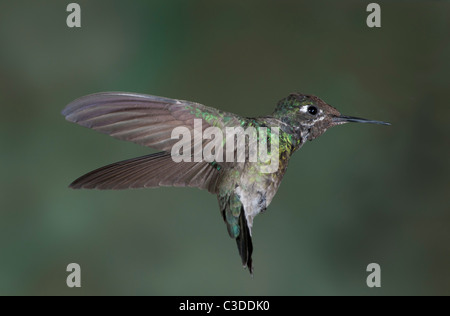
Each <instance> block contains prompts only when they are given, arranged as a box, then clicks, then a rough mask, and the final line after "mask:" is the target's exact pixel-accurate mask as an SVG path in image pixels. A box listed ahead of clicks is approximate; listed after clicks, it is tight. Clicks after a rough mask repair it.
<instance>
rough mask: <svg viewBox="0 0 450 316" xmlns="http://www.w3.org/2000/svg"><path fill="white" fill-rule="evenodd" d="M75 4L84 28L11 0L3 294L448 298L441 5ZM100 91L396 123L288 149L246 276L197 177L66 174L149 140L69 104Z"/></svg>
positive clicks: (61, 13)
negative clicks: (377, 18)
mask: <svg viewBox="0 0 450 316" xmlns="http://www.w3.org/2000/svg"><path fill="white" fill-rule="evenodd" d="M77 2H78V3H79V4H80V5H81V9H82V27H81V29H69V28H68V27H67V26H66V24H65V21H66V17H67V14H68V13H67V12H66V6H67V4H68V3H69V1H66V2H65V1H49V0H42V1H31V0H23V1H1V2H0V44H1V49H0V69H1V70H0V104H1V108H0V111H1V112H0V123H1V124H0V145H1V148H3V150H2V151H1V152H0V159H1V164H0V172H1V175H2V177H1V181H0V294H3V295H14V294H19V295H24V294H32V295H36V294H39V295H48V294H62V295H80V294H115V295H119V294H125V295H133V294H139V295H143V294H149V295H166V294H167V295H311V294H322V295H327V294H331V295H335V294H344V295H349V294H356V295H379V294H387V295H400V294H412V295H416V294H427V295H428V294H450V274H449V273H448V269H449V267H450V229H449V223H450V207H449V206H450V203H449V195H448V194H449V189H450V187H449V145H450V142H449V140H450V139H449V123H448V119H449V116H450V115H449V114H450V113H449V112H450V111H449V106H448V88H449V84H450V80H449V73H450V59H449V56H450V37H449V31H450V25H449V23H450V22H449V21H450V19H449V14H450V2H449V1H408V2H406V1H377V2H378V3H379V4H380V5H381V8H382V27H381V28H380V29H369V28H368V27H367V26H366V24H365V21H366V17H367V15H368V13H367V12H366V6H367V4H368V3H369V2H368V1H359V0H358V1H356V0H355V1H331V0H329V1H275V0H271V1H267V0H265V1H259V0H258V1H256V0H252V1H237V0H231V1H206V0H204V1H197V0H190V1H162V0H161V1H144V0H142V1H120V2H119V1H114V2H112V1H106V0H97V1H87V0H82V1H81V0H80V1H77ZM105 90H106V91H107V90H123V91H133V92H142V93H149V94H155V95H162V96H167V97H172V98H180V99H186V100H192V101H197V102H200V103H203V104H206V105H210V106H214V107H218V108H221V109H223V110H226V111H229V112H236V113H238V114H241V115H248V116H255V115H264V114H268V113H271V111H272V110H273V108H274V106H275V104H276V102H277V101H278V100H279V99H281V98H282V97H284V96H285V95H287V94H288V93H290V92H293V91H301V92H304V93H310V94H315V95H318V96H320V97H321V98H323V99H324V100H326V101H327V102H329V103H330V104H332V105H334V106H335V107H337V108H338V109H339V110H340V111H341V112H342V113H345V114H348V115H355V116H362V117H367V118H371V119H378V120H386V121H390V122H391V123H392V124H393V125H392V126H391V127H384V126H376V125H373V126H372V125H356V124H353V125H347V126H344V127H337V128H333V129H332V130H330V131H328V132H327V133H326V134H325V135H324V136H322V137H321V138H320V139H318V140H316V141H314V142H311V143H308V144H306V145H305V146H304V147H303V148H302V149H301V150H300V151H299V152H298V153H297V154H296V155H295V156H294V158H293V159H292V161H291V163H290V166H289V171H288V173H287V175H286V177H285V179H284V182H283V185H282V186H281V188H280V190H279V192H278V194H277V196H276V197H275V199H274V201H273V202H272V205H271V206H270V207H269V209H268V210H267V212H265V213H264V214H262V215H260V216H258V217H257V218H256V220H255V227H254V231H253V237H254V246H255V252H254V262H255V276H254V278H251V277H250V276H249V275H248V273H247V272H246V271H244V270H243V269H242V267H241V264H240V259H239V255H238V252H237V249H236V246H235V242H234V241H233V240H231V239H230V238H229V237H228V234H227V232H226V227H225V225H224V224H223V222H222V219H221V217H220V214H219V210H218V206H217V201H216V198H215V197H214V196H212V195H209V194H207V193H206V192H203V191H200V190H197V189H181V188H162V189H158V190H130V191H118V192H117V191H116V192H113V191H73V190H70V189H68V188H67V185H68V184H69V183H70V182H71V181H72V180H74V179H75V178H76V177H78V176H80V175H82V174H83V173H85V172H88V171H90V170H92V169H94V168H96V167H99V166H102V165H105V164H108V163H111V162H115V161H118V160H122V159H126V158H131V157H135V156H139V155H143V154H146V153H149V152H152V151H151V150H149V149H147V148H143V147H139V146H137V145H134V144H130V143H125V142H121V141H117V140H114V139H113V138H111V137H108V136H105V135H102V134H100V133H97V132H95V131H92V130H89V129H86V128H82V127H79V126H77V125H75V124H70V123H68V122H66V121H65V120H64V118H63V117H62V116H61V115H60V111H61V110H62V109H63V107H64V106H65V105H66V104H67V103H68V102H70V101H72V100H73V99H75V98H77V97H80V96H82V95H85V94H89V93H93V92H99V91H105ZM71 262H76V263H79V264H80V265H81V268H82V288H81V289H69V288H67V286H66V284H65V280H66V276H67V273H66V271H65V269H66V266H67V265H68V264H69V263H71ZM371 262H376V263H379V264H380V265H381V268H382V288H381V289H369V288H367V286H366V277H367V272H366V271H365V270H366V266H367V265H368V264H369V263H371Z"/></svg>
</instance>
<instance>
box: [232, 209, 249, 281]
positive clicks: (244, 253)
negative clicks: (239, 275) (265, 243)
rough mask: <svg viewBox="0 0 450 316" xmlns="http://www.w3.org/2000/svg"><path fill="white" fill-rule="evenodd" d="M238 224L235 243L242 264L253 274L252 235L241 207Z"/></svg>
mask: <svg viewBox="0 0 450 316" xmlns="http://www.w3.org/2000/svg"><path fill="white" fill-rule="evenodd" d="M239 226H240V228H241V231H240V234H239V236H238V237H237V238H236V244H237V246H238V249H239V254H240V255H241V259H242V264H243V265H244V267H247V268H248V271H249V272H250V274H252V275H253V262H252V253H253V243H252V236H251V235H250V229H249V228H248V225H247V219H246V218H245V212H244V209H243V208H242V211H241V215H240V216H239Z"/></svg>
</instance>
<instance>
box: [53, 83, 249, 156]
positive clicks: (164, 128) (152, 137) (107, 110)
mask: <svg viewBox="0 0 450 316" xmlns="http://www.w3.org/2000/svg"><path fill="white" fill-rule="evenodd" d="M62 114H63V115H64V116H65V117H66V119H67V120H68V121H71V122H74V123H77V124H79V125H82V126H85V127H89V128H92V129H94V130H97V131H99V132H102V133H105V134H108V135H111V136H113V137H115V138H118V139H121V140H127V141H131V142H134V143H137V144H140V145H144V146H147V147H152V148H155V149H158V150H163V151H166V152H170V151H171V148H172V146H173V145H174V144H175V143H177V142H178V141H179V139H172V138H171V135H172V131H173V129H174V128H176V127H181V126H184V127H187V128H188V129H189V131H190V132H191V135H194V134H193V131H194V119H201V120H202V131H204V130H205V129H206V128H208V127H210V126H215V127H218V128H219V129H221V130H224V128H225V127H227V126H230V127H235V126H240V123H241V121H242V120H243V118H241V117H239V116H237V115H235V114H231V113H226V112H223V111H219V110H216V109H213V108H210V107H207V106H204V105H202V104H199V103H195V102H189V101H183V100H175V99H169V98H163V97H157V96H153V95H145V94H137V93H127V92H102V93H96V94H91V95H87V96H84V97H81V98H79V99H77V100H75V101H73V102H71V103H70V104H69V105H67V107H66V108H65V109H64V110H63V111H62ZM202 142H203V145H204V144H205V143H206V142H208V141H205V140H202ZM196 145H197V144H193V146H196Z"/></svg>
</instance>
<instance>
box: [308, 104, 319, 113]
mask: <svg viewBox="0 0 450 316" xmlns="http://www.w3.org/2000/svg"><path fill="white" fill-rule="evenodd" d="M308 113H309V114H311V115H316V114H317V108H316V107H315V106H310V107H309V108H308Z"/></svg>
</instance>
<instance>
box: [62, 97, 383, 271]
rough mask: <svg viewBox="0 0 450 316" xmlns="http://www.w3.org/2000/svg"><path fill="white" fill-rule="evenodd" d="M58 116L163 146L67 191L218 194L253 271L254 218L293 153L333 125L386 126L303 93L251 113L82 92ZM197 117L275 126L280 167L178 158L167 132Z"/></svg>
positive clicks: (191, 124)
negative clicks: (169, 189) (264, 112)
mask: <svg viewBox="0 0 450 316" xmlns="http://www.w3.org/2000/svg"><path fill="white" fill-rule="evenodd" d="M62 114H63V115H64V116H65V118H66V119H67V120H68V121H71V122H74V123H77V124H79V125H82V126H85V127H89V128H92V129H94V130H97V131H99V132H102V133H105V134H109V135H111V136H113V137H115V138H118V139H121V140H127V141H131V142H134V143H137V144H140V145H144V146H147V147H151V148H154V149H157V150H160V151H161V152H159V153H156V154H150V155H147V156H143V157H138V158H133V159H129V160H125V161H120V162H116V163H113V164H110V165H107V166H105V167H102V168H99V169H96V170H94V171H92V172H89V173H87V174H85V175H83V176H81V177H80V178H78V179H77V180H75V181H74V182H73V183H72V184H70V187H71V188H73V189H100V190H105V189H111V190H121V189H128V188H154V187H160V186H175V187H197V188H200V189H204V190H207V191H209V192H210V193H212V194H215V195H217V198H218V201H219V207H220V212H221V214H222V217H223V220H224V221H225V223H226V225H227V229H228V233H229V235H230V237H231V238H233V239H235V240H236V243H237V247H238V250H239V254H240V256H241V259H242V264H243V266H244V267H248V269H249V271H250V273H251V274H252V273H253V264H252V252H253V244H252V226H253V218H254V217H255V216H256V215H258V214H259V213H260V212H262V211H264V210H265V209H266V208H267V207H268V206H269V204H270V202H271V201H272V199H273V197H274V196H275V193H276V192H277V190H278V188H279V186H280V183H281V180H282V179H283V176H284V174H285V172H286V169H287V166H288V162H289V159H290V158H291V156H292V154H293V153H294V152H296V151H297V150H298V149H300V148H301V147H302V146H303V144H304V143H305V142H306V141H308V140H309V141H311V140H314V139H316V138H317V137H319V136H320V135H322V134H323V133H324V132H325V131H326V130H327V129H328V128H330V127H333V126H336V125H341V124H345V123H349V122H357V123H372V124H383V125H390V124H389V123H386V122H381V121H372V120H367V119H362V118H357V117H352V116H346V115H341V114H340V113H339V111H337V110H336V109H335V108H333V107H332V106H330V105H329V104H327V103H325V102H324V101H322V100H321V99H319V98H318V97H316V96H313V95H306V94H301V93H291V94H290V95H289V96H287V97H286V98H284V99H282V100H281V101H279V102H278V104H277V106H276V108H275V111H274V112H273V113H272V115H269V116H263V117H255V118H249V117H241V116H238V115H236V114H232V113H227V112H224V111H221V110H218V109H214V108H211V107H207V106H204V105H202V104H199V103H195V102H189V101H183V100H176V99H169V98H164V97H158V96H153V95H145V94H137V93H127V92H103V93H97V94H92V95H87V96H84V97H81V98H79V99H77V100H75V101H73V102H71V103H70V104H69V105H67V107H66V108H65V109H64V110H63V111H62ZM196 120H197V121H198V120H201V123H202V125H201V130H202V131H205V129H207V128H208V127H216V128H219V129H221V130H225V129H226V128H227V127H242V128H248V127H254V128H256V129H261V128H263V127H266V128H272V129H273V128H274V127H277V128H279V142H278V147H279V151H278V157H277V159H278V160H279V161H278V168H277V170H276V171H275V172H272V173H263V172H261V171H260V169H258V168H255V166H257V165H258V164H259V163H260V162H250V161H248V160H246V161H244V162H229V161H226V162H222V161H210V162H207V161H200V162H198V161H197V162H189V161H187V162H186V161H181V162H175V161H174V159H173V157H172V155H171V150H172V147H173V146H174V145H175V144H176V143H177V142H178V139H176V138H175V139H174V138H173V137H172V131H173V130H174V129H175V128H176V127H180V126H182V127H185V128H187V129H188V130H189V131H190V132H194V131H195V130H194V128H195V121H196ZM205 143H207V140H205V139H202V144H203V145H204V144H205ZM193 145H195V144H193Z"/></svg>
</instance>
